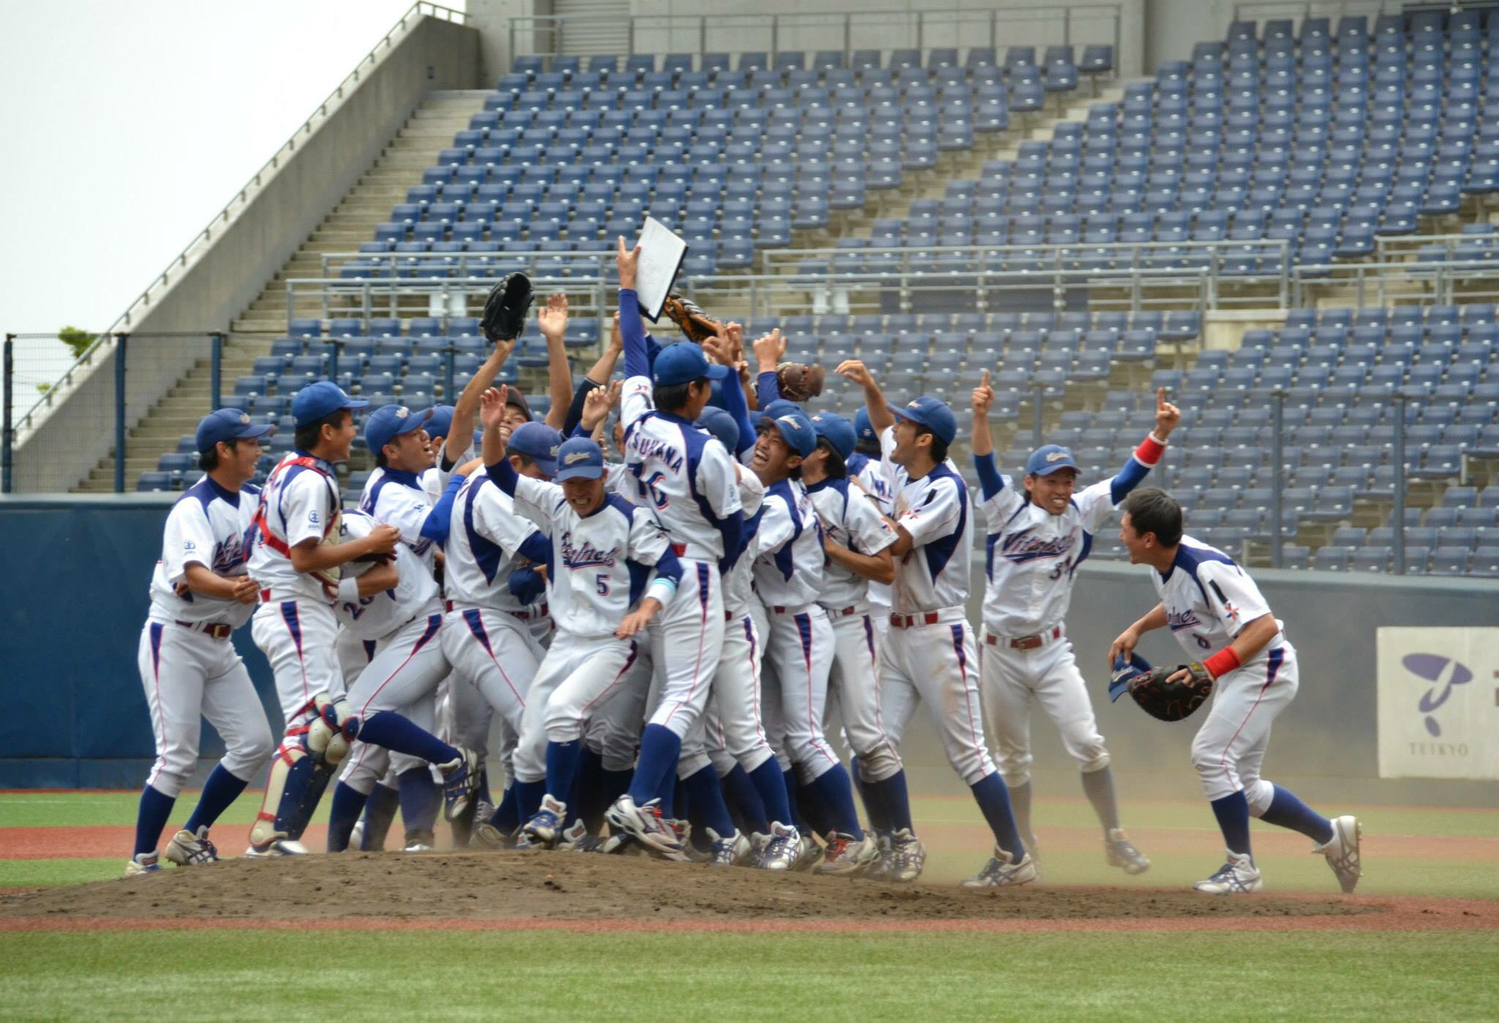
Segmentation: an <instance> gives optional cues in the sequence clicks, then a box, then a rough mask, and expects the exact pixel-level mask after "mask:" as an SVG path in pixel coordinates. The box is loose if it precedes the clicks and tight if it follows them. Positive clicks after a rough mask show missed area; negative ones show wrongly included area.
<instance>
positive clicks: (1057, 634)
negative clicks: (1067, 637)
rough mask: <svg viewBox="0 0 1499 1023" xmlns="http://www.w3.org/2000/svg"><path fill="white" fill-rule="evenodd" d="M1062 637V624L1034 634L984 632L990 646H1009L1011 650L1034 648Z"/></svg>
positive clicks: (986, 641) (985, 640)
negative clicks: (1014, 634) (1019, 634)
mask: <svg viewBox="0 0 1499 1023" xmlns="http://www.w3.org/2000/svg"><path fill="white" fill-rule="evenodd" d="M1061 638H1062V627H1061V626H1060V625H1058V626H1056V627H1055V628H1051V629H1048V630H1046V631H1045V632H1038V633H1036V634H1035V635H1034V636H996V635H994V633H992V632H989V633H985V634H984V642H985V643H988V644H989V645H990V646H1003V647H1009V648H1010V649H1011V650H1034V649H1036V647H1038V646H1043V645H1045V644H1046V643H1049V642H1051V641H1052V640H1054V639H1061Z"/></svg>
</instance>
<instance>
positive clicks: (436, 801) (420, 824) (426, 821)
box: [396, 764, 442, 832]
mask: <svg viewBox="0 0 1499 1023" xmlns="http://www.w3.org/2000/svg"><path fill="white" fill-rule="evenodd" d="M396 792H397V793H399V794H400V800H401V820H403V821H405V822H406V830H407V831H408V832H410V831H411V830H413V829H420V830H423V831H432V830H434V828H435V827H436V825H437V809H438V807H440V806H441V805H442V793H441V791H440V790H439V789H438V788H437V783H436V782H435V781H433V780H432V771H431V770H430V769H429V768H428V767H427V765H426V764H423V765H422V766H421V767H413V768H411V769H410V770H409V771H403V772H401V773H400V774H398V775H396Z"/></svg>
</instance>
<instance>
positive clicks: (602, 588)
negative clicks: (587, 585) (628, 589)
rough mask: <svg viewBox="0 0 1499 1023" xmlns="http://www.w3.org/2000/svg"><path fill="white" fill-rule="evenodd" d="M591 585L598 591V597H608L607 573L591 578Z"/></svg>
mask: <svg viewBox="0 0 1499 1023" xmlns="http://www.w3.org/2000/svg"><path fill="white" fill-rule="evenodd" d="M593 585H594V587H595V588H596V589H597V590H598V591H599V595H600V596H602V597H607V596H609V576H608V573H605V572H600V573H599V574H598V575H596V576H594V577H593Z"/></svg>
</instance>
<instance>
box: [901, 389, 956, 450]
mask: <svg viewBox="0 0 1499 1023" xmlns="http://www.w3.org/2000/svg"><path fill="white" fill-rule="evenodd" d="M890 411H891V413H892V414H893V415H895V416H896V417H898V418H900V419H909V420H910V421H911V422H913V423H916V424H918V425H920V426H924V427H926V428H927V429H928V430H931V431H932V433H933V434H934V435H935V436H936V437H937V439H938V440H940V441H941V442H942V443H944V444H951V443H952V439H953V438H954V437H956V436H957V435H958V420H957V418H956V417H954V416H953V414H952V409H950V408H948V407H947V403H946V402H944V401H941V400H940V399H937V398H933V397H932V396H931V395H930V394H923V395H922V396H921V397H919V398H916V399H914V400H913V401H908V402H906V403H905V404H904V405H902V406H901V407H900V408H896V407H895V406H894V405H891V406H890Z"/></svg>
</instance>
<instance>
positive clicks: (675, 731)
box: [607, 238, 743, 855]
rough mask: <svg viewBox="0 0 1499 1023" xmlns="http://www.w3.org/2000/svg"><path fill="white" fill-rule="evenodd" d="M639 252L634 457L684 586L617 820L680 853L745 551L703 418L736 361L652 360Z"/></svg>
mask: <svg viewBox="0 0 1499 1023" xmlns="http://www.w3.org/2000/svg"><path fill="white" fill-rule="evenodd" d="M639 259H640V250H639V248H638V247H637V248H636V249H634V250H629V249H626V248H625V242H624V239H623V238H620V239H619V248H618V255H617V259H616V263H617V266H618V269H619V285H620V292H619V327H620V334H621V335H622V337H623V338H624V344H625V387H624V392H623V397H622V419H623V421H624V425H625V451H626V464H627V465H628V466H629V471H630V472H631V474H632V475H633V476H634V477H635V481H636V486H637V489H638V497H637V501H638V502H639V503H641V504H645V505H646V506H647V507H649V508H650V509H651V510H652V511H653V512H654V513H655V514H656V517H657V519H658V520H659V521H660V522H661V525H662V528H663V529H664V530H665V532H666V535H667V538H668V539H669V540H670V541H671V543H672V545H673V547H672V549H673V552H674V553H675V554H676V556H677V558H678V560H679V561H680V562H681V564H682V575H683V583H682V585H681V586H680V587H678V589H677V593H676V595H675V597H673V599H672V602H671V603H670V604H669V605H668V606H667V607H665V608H663V609H662V612H661V614H660V615H659V616H658V617H657V619H656V621H655V623H654V624H653V626H652V630H651V646H652V651H651V654H652V657H651V659H652V661H653V662H654V664H655V668H656V672H657V674H658V676H659V677H660V678H661V682H662V687H661V688H662V693H661V701H660V705H659V706H658V707H657V708H656V710H655V712H654V713H653V714H652V715H651V718H650V721H649V722H648V723H647V725H646V727H645V731H644V733H643V734H642V735H641V740H640V756H639V760H638V762H637V764H636V767H635V775H634V778H633V779H632V781H631V782H630V789H629V791H628V792H626V793H625V794H624V795H622V796H620V797H619V799H617V800H616V801H615V802H614V804H613V805H612V806H611V807H610V808H609V810H608V812H607V818H608V820H609V823H610V824H611V825H612V826H614V827H615V828H617V829H620V830H623V831H624V832H626V833H628V834H629V835H631V836H632V837H633V838H635V839H636V840H637V841H639V842H641V843H642V844H643V845H645V846H646V847H647V848H651V849H655V850H656V851H658V852H661V853H665V854H668V855H680V854H681V853H682V848H681V843H680V842H679V841H678V839H677V837H676V834H675V832H673V831H672V830H671V829H669V828H667V827H666V826H665V825H664V824H663V823H662V806H661V802H660V800H661V799H662V798H663V797H668V789H670V788H673V787H674V780H673V778H674V775H675V773H676V767H677V761H678V757H679V754H680V751H681V746H682V737H683V736H684V735H685V734H686V733H687V731H688V730H689V729H690V728H691V727H692V726H693V725H694V724H695V723H697V721H698V719H699V718H700V717H701V716H702V713H703V709H704V707H705V705H706V703H707V700H708V695H709V690H710V686H711V681H712V679H713V675H714V673H715V671H716V670H717V668H718V661H719V657H720V654H721V652H722V648H723V636H724V619H723V613H724V606H723V593H722V590H721V587H720V575H719V573H720V562H721V561H722V562H723V565H722V567H723V568H727V567H729V566H730V565H731V564H732V561H733V559H734V558H735V556H736V554H737V552H738V551H739V550H740V546H741V534H742V528H743V521H742V516H741V514H740V504H739V491H738V487H737V485H736V479H735V470H734V462H733V460H732V459H731V458H730V457H729V453H728V452H727V451H726V450H724V447H723V445H722V444H721V443H719V442H718V440H717V439H716V438H713V437H711V436H709V435H708V434H706V433H704V432H702V431H701V430H699V429H698V428H697V426H696V425H695V424H696V420H697V418H698V416H700V415H701V414H702V411H703V408H704V407H705V406H706V405H707V403H708V398H709V395H710V394H711V389H712V383H711V382H712V381H713V380H715V379H717V380H722V379H723V378H724V377H726V376H727V375H728V369H727V367H724V366H717V365H711V364H710V363H709V362H708V359H707V357H706V356H705V355H704V354H703V350H702V349H701V348H700V347H698V346H697V345H695V344H693V343H691V342H677V343H675V344H671V345H668V346H666V347H665V348H663V349H662V350H661V352H660V354H659V355H657V356H656V361H655V365H654V366H651V365H650V364H649V362H648V361H647V355H646V344H645V331H644V328H643V327H642V326H641V321H640V304H639V299H638V298H637V296H636V294H635V271H636V267H637V265H638V263H639ZM713 791H714V792H715V793H716V792H717V786H716V785H715V786H714V787H713ZM668 798H669V797H668ZM726 814H727V811H725V815H726Z"/></svg>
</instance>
